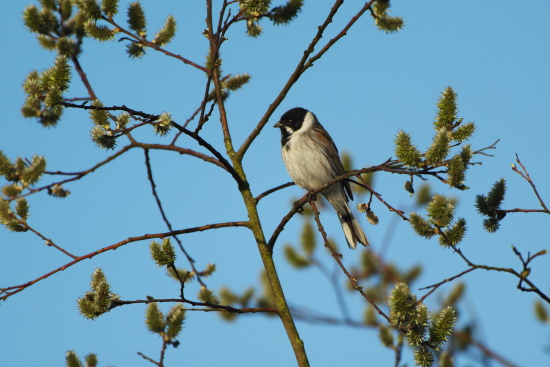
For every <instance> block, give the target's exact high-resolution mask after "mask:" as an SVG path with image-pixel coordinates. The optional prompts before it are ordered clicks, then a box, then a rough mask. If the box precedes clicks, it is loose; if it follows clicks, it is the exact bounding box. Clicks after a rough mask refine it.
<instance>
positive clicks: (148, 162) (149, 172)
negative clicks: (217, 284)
mask: <svg viewBox="0 0 550 367" xmlns="http://www.w3.org/2000/svg"><path fill="white" fill-rule="evenodd" d="M143 152H144V154H145V167H146V168H147V179H148V180H149V183H150V184H151V191H152V194H153V197H154V198H155V202H156V203H157V207H158V208H159V211H160V215H161V217H162V220H163V221H164V223H166V227H168V230H169V231H170V232H172V231H173V230H174V229H173V228H172V224H171V223H170V221H169V220H168V217H167V216H166V213H165V211H164V208H163V206H162V203H161V201H160V198H159V196H158V193H157V185H156V184H155V180H154V178H153V170H152V169H151V160H150V159H149V149H143ZM174 239H175V240H176V242H177V243H178V245H179V248H180V250H181V252H183V254H184V255H185V257H186V258H187V261H188V262H189V264H190V265H191V269H192V270H193V271H194V272H195V274H196V275H197V280H198V282H199V283H200V284H201V285H203V286H206V285H205V284H204V282H203V281H202V278H201V276H200V274H199V272H198V270H197V269H196V268H195V260H194V259H193V258H192V257H191V256H190V255H189V253H188V252H187V251H186V250H185V248H184V247H183V243H182V242H181V240H180V239H179V237H178V236H174ZM174 271H175V272H176V274H178V272H177V270H176V268H175V267H174Z"/></svg>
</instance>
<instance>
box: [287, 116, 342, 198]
mask: <svg viewBox="0 0 550 367" xmlns="http://www.w3.org/2000/svg"><path fill="white" fill-rule="evenodd" d="M306 120H307V119H306ZM305 124H306V121H304V125H303V126H302V129H300V130H298V131H296V132H294V133H293V134H292V135H291V136H290V138H289V140H288V141H287V143H286V145H285V146H284V147H283V148H282V156H283V161H284V163H285V166H286V168H287V171H288V174H289V175H290V177H291V178H292V180H293V181H294V182H295V183H296V184H297V185H298V186H300V187H302V188H304V189H306V190H314V189H316V188H317V187H319V186H321V185H323V184H325V183H326V182H328V181H330V180H331V179H333V178H334V177H336V176H335V175H334V172H333V170H332V169H331V163H330V162H329V160H328V158H327V155H326V152H324V151H323V149H322V146H321V145H320V141H319V140H318V139H317V137H316V133H315V131H313V130H306V129H303V128H304V127H305Z"/></svg>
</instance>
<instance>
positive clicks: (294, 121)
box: [273, 107, 309, 145]
mask: <svg viewBox="0 0 550 367" xmlns="http://www.w3.org/2000/svg"><path fill="white" fill-rule="evenodd" d="M308 112H309V111H308V110H306V109H305V108H301V107H295V108H293V109H291V110H288V111H287V112H285V113H284V114H283V116H281V119H280V120H279V122H277V123H276V124H275V125H274V126H273V127H278V128H280V129H281V144H282V145H285V144H286V142H287V141H288V139H289V138H290V135H292V133H294V132H295V131H298V130H300V128H301V127H302V124H303V122H304V119H305V117H306V115H307V113H308Z"/></svg>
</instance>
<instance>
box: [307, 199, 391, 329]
mask: <svg viewBox="0 0 550 367" xmlns="http://www.w3.org/2000/svg"><path fill="white" fill-rule="evenodd" d="M309 204H310V205H311V208H312V209H313V214H314V218H315V222H316V223H317V228H318V230H319V232H320V233H321V236H322V237H323V241H324V243H325V247H326V248H327V249H328V250H329V251H330V253H331V255H332V257H333V258H334V260H336V263H337V264H338V266H339V267H340V269H342V271H343V272H344V274H345V275H346V276H347V277H348V279H349V281H350V283H351V285H352V286H353V289H355V290H356V291H358V292H359V293H360V294H361V295H362V296H363V297H364V298H365V299H366V300H367V301H368V302H369V303H370V304H371V305H372V307H374V309H375V310H376V311H377V312H378V314H379V315H380V316H382V317H384V318H385V319H386V321H388V322H390V318H389V316H388V315H386V314H385V313H384V311H382V310H381V309H380V308H379V307H378V306H377V305H376V303H374V301H373V300H372V299H371V298H370V297H369V296H368V295H367V294H366V293H365V292H364V291H363V287H361V286H360V285H359V284H358V283H357V279H355V278H354V277H353V276H352V275H351V274H350V273H349V271H348V270H347V269H346V267H345V266H344V264H342V260H341V259H342V254H340V253H338V252H337V251H336V250H335V249H334V247H333V246H332V245H331V244H330V242H329V241H328V238H327V234H326V232H325V229H324V227H323V225H322V224H321V220H320V219H319V211H318V210H317V206H316V205H315V201H314V200H310V202H309Z"/></svg>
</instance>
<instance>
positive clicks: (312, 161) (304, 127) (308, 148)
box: [273, 107, 369, 249]
mask: <svg viewBox="0 0 550 367" xmlns="http://www.w3.org/2000/svg"><path fill="white" fill-rule="evenodd" d="M273 127H275V128H279V129H280V130H281V146H282V148H281V154H282V156H283V162H284V164H285V166H286V169H287V171H288V174H289V175H290V177H291V178H292V180H293V181H294V183H295V184H296V185H298V186H300V187H301V188H302V189H305V190H307V191H312V190H315V189H317V188H318V187H320V186H321V185H324V184H325V183H327V182H329V181H330V180H332V179H334V178H336V177H338V176H340V175H343V174H344V173H346V171H345V170H344V166H343V165H342V161H341V160H340V156H339V155H338V148H336V145H335V144H334V141H333V140H332V138H331V137H330V135H329V133H328V132H327V131H326V130H325V129H324V128H323V126H322V125H321V123H320V122H319V120H318V119H317V117H316V116H315V114H313V113H312V112H310V111H308V110H306V109H305V108H301V107H296V108H293V109H291V110H288V111H287V112H285V113H284V114H283V115H282V116H281V119H280V120H279V121H278V122H277V123H276V124H275V125H274V126H273ZM321 194H322V195H323V196H324V197H325V198H326V199H327V201H328V202H329V203H330V204H331V205H332V207H333V208H334V209H335V210H336V213H337V214H338V219H339V220H340V224H341V225H342V229H343V230H344V235H345V237H346V241H347V243H348V246H349V248H350V249H355V248H356V246H357V242H359V243H361V244H362V245H364V246H368V245H369V242H368V240H367V237H366V236H365V233H364V232H363V230H362V229H361V227H360V226H359V223H358V222H357V220H356V219H355V217H354V216H353V213H352V211H351V210H350V208H349V205H348V201H349V199H351V200H353V194H352V192H351V187H350V184H349V182H348V181H346V180H342V181H338V182H336V183H335V184H334V185H332V186H330V187H328V188H327V189H326V190H323V191H322V192H321Z"/></svg>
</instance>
